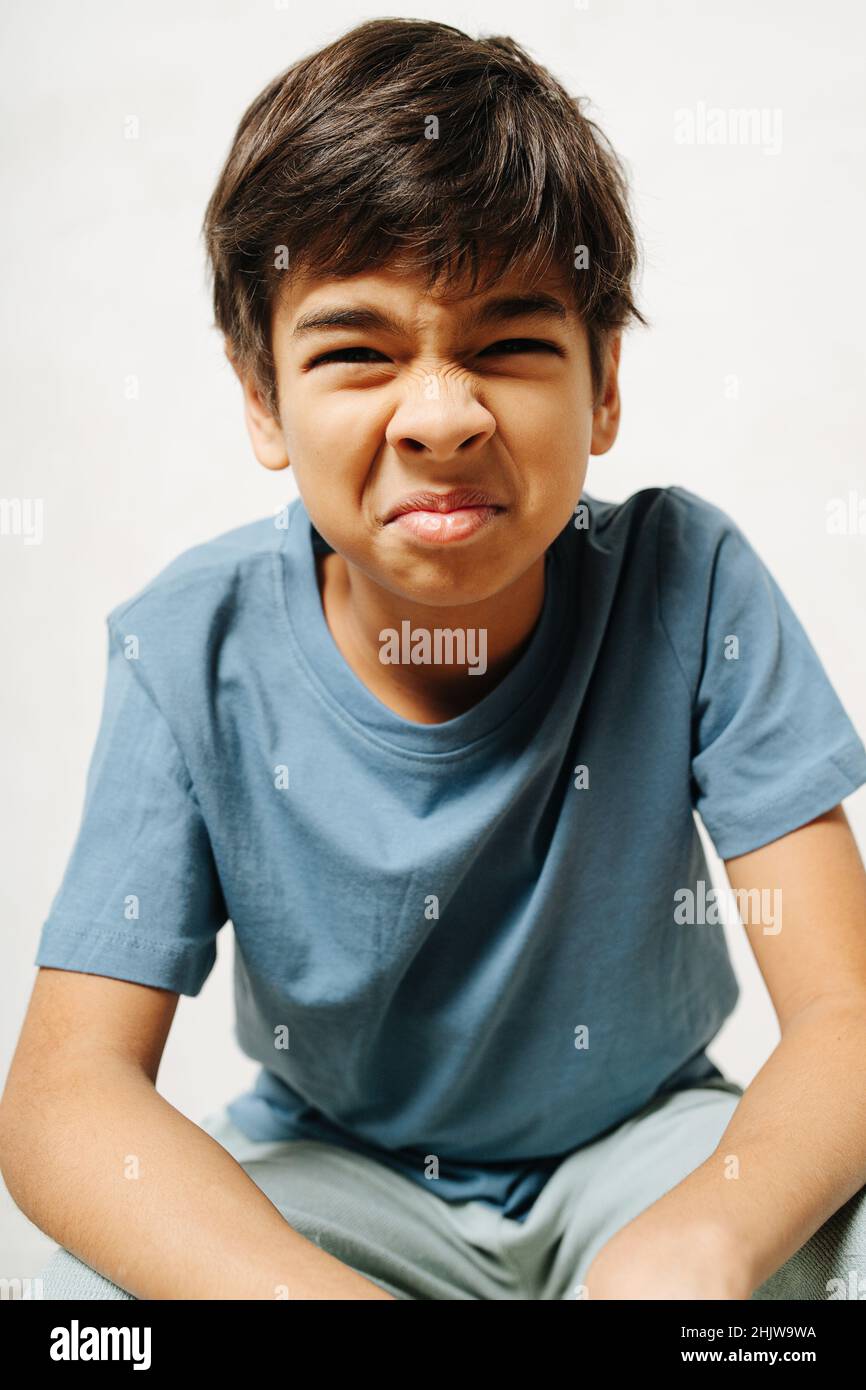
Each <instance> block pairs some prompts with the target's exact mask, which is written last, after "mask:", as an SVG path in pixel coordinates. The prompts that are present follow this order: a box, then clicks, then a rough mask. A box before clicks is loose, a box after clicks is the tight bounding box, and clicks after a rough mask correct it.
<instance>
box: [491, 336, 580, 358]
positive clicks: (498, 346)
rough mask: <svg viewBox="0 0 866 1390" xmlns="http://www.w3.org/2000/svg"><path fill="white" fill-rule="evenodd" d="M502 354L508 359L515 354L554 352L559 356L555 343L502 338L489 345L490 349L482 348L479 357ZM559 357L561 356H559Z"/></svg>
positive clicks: (531, 339)
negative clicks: (488, 354) (487, 354)
mask: <svg viewBox="0 0 866 1390" xmlns="http://www.w3.org/2000/svg"><path fill="white" fill-rule="evenodd" d="M491 352H492V353H497V354H498V353H502V355H503V356H504V357H509V356H511V355H512V354H513V353H517V352H555V353H557V354H560V349H559V348H558V347H557V346H556V344H555V343H545V342H542V340H541V339H540V338H503V339H502V341H501V342H498V343H491V345H490V347H487V348H484V350H483V352H480V353H479V354H478V355H479V357H483V356H485V354H486V353H491ZM560 355H561V354H560Z"/></svg>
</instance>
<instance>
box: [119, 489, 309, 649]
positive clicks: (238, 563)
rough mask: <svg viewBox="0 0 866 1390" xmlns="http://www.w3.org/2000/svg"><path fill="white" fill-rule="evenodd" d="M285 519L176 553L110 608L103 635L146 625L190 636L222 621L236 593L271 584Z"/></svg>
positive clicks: (249, 525) (266, 520) (238, 529)
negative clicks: (220, 619) (192, 632)
mask: <svg viewBox="0 0 866 1390" xmlns="http://www.w3.org/2000/svg"><path fill="white" fill-rule="evenodd" d="M291 505H294V504H290V508H291ZM290 508H289V509H290ZM285 514H286V509H283V512H282V513H281V514H277V515H276V516H265V517H260V518H258V519H257V520H255V521H250V522H246V523H245V524H244V525H242V526H235V527H233V528H232V529H231V530H229V531H224V532H222V533H221V534H220V535H218V536H214V537H213V538H212V539H210V540H207V541H203V542H200V543H199V544H197V545H193V546H190V547H189V548H188V549H186V550H183V551H181V553H180V554H179V555H177V556H175V558H174V559H173V560H171V561H169V563H168V564H166V565H164V566H163V567H162V569H160V570H158V571H157V573H156V574H154V575H153V577H152V578H151V579H149V580H148V581H147V583H146V584H144V585H143V586H142V587H141V588H140V589H138V590H136V592H135V593H133V594H131V595H130V596H129V597H127V598H125V599H123V600H121V601H120V602H119V603H117V604H115V605H114V607H113V608H112V609H111V610H110V611H109V613H108V614H107V617H106V621H107V623H108V626H109V630H110V631H114V632H115V633H116V632H123V631H131V632H134V631H135V630H136V629H137V627H138V626H140V625H146V626H147V627H148V629H149V630H151V631H156V630H158V629H160V628H164V629H168V630H173V631H178V630H180V629H183V630H185V631H186V632H190V631H191V630H193V629H194V628H196V627H201V626H202V625H203V624H204V625H207V624H209V623H210V624H212V623H214V622H218V621H219V618H220V615H223V616H224V617H225V616H228V614H227V609H228V608H229V607H231V606H232V605H233V604H234V602H235V601H236V600H238V599H239V598H240V596H241V594H242V591H245V590H246V591H248V592H249V591H250V590H254V589H255V587H256V584H257V583H260V584H263V585H265V586H267V585H268V584H269V583H270V582H272V575H273V567H274V562H275V561H274V557H277V556H278V554H279V551H280V549H281V546H282V542H283V537H284V535H285V528H284V527H281V526H279V525H278V521H279V518H280V515H283V516H285Z"/></svg>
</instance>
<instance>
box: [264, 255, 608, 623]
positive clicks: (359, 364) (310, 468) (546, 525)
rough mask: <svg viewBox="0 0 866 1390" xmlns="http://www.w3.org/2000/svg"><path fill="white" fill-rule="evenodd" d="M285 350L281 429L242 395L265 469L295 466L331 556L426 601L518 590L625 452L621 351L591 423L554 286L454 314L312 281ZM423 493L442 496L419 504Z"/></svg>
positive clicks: (425, 301) (392, 295)
mask: <svg viewBox="0 0 866 1390" xmlns="http://www.w3.org/2000/svg"><path fill="white" fill-rule="evenodd" d="M526 296H533V297H534V300H535V302H534V303H533V302H523V301H524V300H525V297H526ZM539 296H542V297H543V302H542V301H539V298H538V297H539ZM557 306H559V307H557ZM272 343H273V352H274V360H275V366H276V375H277V398H278V402H279V412H280V420H281V423H278V422H277V421H276V420H274V419H273V417H271V416H270V415H268V414H267V412H266V411H265V410H264V408H263V406H262V402H261V398H260V397H259V395H258V394H257V392H255V390H254V389H252V388H250V387H249V386H248V385H246V384H245V387H244V394H245V405H246V418H247V426H248V429H249V432H250V437H251V439H252V443H253V448H254V450H255V453H256V457H257V458H258V459H259V461H260V462H261V463H262V464H263V465H264V466H265V467H266V468H284V467H286V466H287V465H288V464H291V466H292V468H293V469H294V471H295V476H296V478H297V483H298V490H299V492H300V494H301V497H302V499H303V502H304V506H305V507H306V510H307V512H308V514H309V516H310V519H311V520H312V522H313V525H314V526H315V527H316V529H317V530H318V531H319V532H320V534H321V535H322V536H324V537H325V539H326V540H327V541H328V543H329V544H330V545H331V546H332V547H333V548H334V550H335V551H337V552H338V554H340V555H341V556H342V557H343V559H344V560H345V561H346V562H347V563H348V564H349V565H350V566H355V567H357V569H358V570H360V571H361V572H363V574H365V575H366V576H367V577H368V578H369V579H370V580H372V581H373V582H374V583H375V584H377V585H379V586H381V588H383V589H385V590H389V591H390V592H391V593H393V594H395V595H398V596H400V597H402V598H404V599H406V600H409V601H410V602H413V603H421V604H430V605H434V606H439V607H448V606H452V605H461V604H468V603H473V602H480V601H482V600H484V599H486V598H488V597H490V596H492V595H494V594H497V593H499V592H500V591H503V590H506V589H507V588H508V587H509V586H510V585H511V584H512V583H514V582H515V581H516V580H517V579H519V578H520V577H521V576H522V575H523V574H525V573H526V572H527V571H528V570H529V569H530V567H531V566H532V565H533V563H534V562H536V561H538V560H539V558H540V557H541V556H542V555H543V553H544V551H545V550H546V549H547V547H548V546H549V545H550V544H551V542H552V541H553V540H554V539H555V537H556V536H557V535H558V534H559V532H560V531H561V530H562V528H563V527H564V526H565V524H566V522H567V521H568V519H569V517H570V516H571V515H572V514H573V511H574V507H575V504H576V503H577V500H578V497H579V495H580V492H581V490H582V488H583V484H584V479H585V476H586V468H587V463H588V458H589V454H590V453H596V454H600V453H604V452H605V451H606V450H607V449H609V448H610V446H611V445H612V443H613V442H614V439H615V438H616V432H617V427H618V420H619V396H618V391H617V381H616V378H617V365H618V358H619V338H618V337H616V338H615V339H614V340H613V343H612V345H611V349H610V351H609V354H608V360H607V371H608V375H607V381H606V384H605V390H604V395H603V400H602V402H601V404H600V405H598V406H597V408H596V409H595V410H594V409H593V402H592V394H593V392H592V382H591V378H590V367H589V352H588V343H587V337H586V332H585V330H584V328H583V325H582V323H581V322H580V319H579V318H578V316H577V314H576V312H575V310H574V309H573V307H572V303H571V300H570V298H569V296H568V293H567V289H566V286H565V284H564V283H563V282H562V281H561V280H560V279H559V278H558V277H557V276H556V275H550V276H547V277H545V278H544V279H543V280H536V281H535V282H534V283H533V284H532V285H531V286H530V285H529V284H528V283H527V281H525V280H523V279H521V277H520V275H519V273H518V272H514V273H512V274H509V275H508V276H507V277H505V278H503V279H501V280H500V281H498V282H497V284H496V285H495V287H494V288H493V289H492V290H489V291H486V292H485V293H484V294H483V295H474V296H472V297H471V298H462V299H457V298H451V299H450V301H449V302H448V303H444V302H442V301H441V300H438V299H436V298H434V297H432V296H431V294H430V293H429V292H427V290H426V287H425V285H424V282H423V280H422V279H421V277H418V278H415V277H412V276H410V275H407V274H406V273H405V272H402V273H400V272H397V271H395V270H378V271H374V272H367V273H363V274H360V275H356V276H353V277H351V278H346V279H333V278H330V277H329V278H316V277H314V276H312V275H307V276H305V277H303V278H298V279H295V280H293V281H291V282H290V283H287V285H286V288H285V292H284V295H283V297H282V299H281V301H280V302H279V304H278V305H277V306H276V308H275V312H274V317H273V337H272ZM458 490H466V494H467V495H466V496H465V497H463V498H461V497H459V496H457V497H452V498H449V497H447V494H448V493H451V492H457V491H458ZM419 492H420V493H428V494H429V493H433V494H435V497H434V498H430V497H427V498H421V499H416V501H415V505H414V507H413V506H412V504H411V498H412V494H415V493H419ZM472 493H476V494H478V495H477V496H476V497H474V498H473V497H472V495H471V494H472ZM461 500H462V501H463V502H464V504H465V505H464V506H463V507H460V506H459V503H460V501H461ZM482 502H487V503H489V505H479V504H481V503H482ZM425 504H426V505H425ZM401 506H402V507H403V508H404V514H403V516H402V519H399V520H398V519H395V509H396V508H398V507H401ZM407 506H408V507H410V510H409V511H406V510H405V508H406V507H407ZM438 508H443V509H444V510H439V509H438Z"/></svg>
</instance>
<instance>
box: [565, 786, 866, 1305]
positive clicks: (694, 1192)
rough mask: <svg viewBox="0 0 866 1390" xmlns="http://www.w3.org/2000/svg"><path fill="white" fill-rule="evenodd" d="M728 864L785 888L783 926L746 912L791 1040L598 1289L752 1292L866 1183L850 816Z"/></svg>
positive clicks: (758, 882) (612, 1258) (864, 955)
mask: <svg viewBox="0 0 866 1390" xmlns="http://www.w3.org/2000/svg"><path fill="white" fill-rule="evenodd" d="M726 868H727V871H728V877H729V880H730V883H731V887H732V888H733V889H734V890H735V891H740V890H742V891H747V890H749V889H755V888H758V889H761V888H767V889H769V890H771V893H770V901H773V898H772V890H773V889H775V888H778V889H779V890H780V891H781V902H782V906H783V915H782V929H781V931H770V932H765V931H764V930H763V925H762V923H761V922H759V921H756V920H754V917H752V915H751V914H746V916H747V917H749V918H750V920H749V921H745V920H744V926H745V928H746V931H747V933H748V936H749V941H750V944H751V946H752V949H753V951H754V954H755V956H756V959H757V961H758V965H759V967H760V969H761V972H762V974H763V977H764V980H765V982H766V984H767V988H768V990H769V992H770V996H771V999H772V1002H773V1005H774V1008H775V1010H776V1014H777V1017H778V1020H779V1026H780V1029H781V1040H780V1042H779V1043H778V1045H777V1047H776V1049H775V1050H774V1052H772V1053H771V1055H770V1057H769V1058H768V1059H767V1061H766V1062H765V1063H764V1065H763V1067H761V1069H760V1071H759V1072H758V1073H757V1075H756V1076H755V1077H754V1079H753V1081H752V1082H751V1084H750V1085H749V1086H748V1087H747V1089H746V1091H745V1093H744V1095H743V1098H742V1100H741V1101H740V1103H739V1104H738V1106H737V1108H736V1110H735V1111H734V1114H733V1116H732V1118H731V1120H730V1122H729V1124H728V1127H727V1129H726V1130H725V1132H724V1134H723V1135H722V1137H721V1139H720V1140H719V1143H718V1145H717V1147H716V1149H715V1151H714V1153H712V1154H711V1155H710V1157H709V1158H708V1159H707V1160H706V1161H705V1162H704V1163H702V1164H701V1165H700V1166H699V1167H698V1168H696V1169H695V1170H694V1172H692V1173H690V1174H689V1175H688V1177H686V1178H685V1179H684V1180H683V1181H682V1182H680V1183H679V1184H678V1185H677V1186H676V1187H674V1188H672V1189H671V1191H670V1192H668V1193H666V1194H665V1195H664V1196H663V1197H662V1198H660V1199H659V1200H658V1201H657V1202H654V1203H653V1205H652V1206H651V1207H649V1208H647V1210H646V1211H644V1212H642V1213H641V1214H640V1215H639V1216H638V1217H637V1218H635V1220H634V1221H632V1222H630V1223H629V1224H628V1226H626V1227H624V1228H623V1230H622V1231H619V1232H618V1233H617V1234H616V1235H615V1236H614V1237H613V1238H612V1240H610V1241H609V1242H608V1243H607V1245H605V1246H604V1247H603V1249H602V1250H601V1251H599V1253H598V1255H597V1256H596V1258H595V1260H593V1262H592V1265H591V1266H590V1269H589V1271H588V1272H587V1276H586V1283H587V1286H588V1289H589V1294H590V1297H591V1298H592V1297H601V1298H606V1297H607V1298H629V1297H631V1298H689V1297H691V1298H695V1297H698V1298H702V1297H703V1298H748V1297H749V1296H750V1294H751V1293H752V1292H754V1290H755V1289H756V1288H757V1287H758V1286H759V1285H760V1284H762V1283H763V1282H764V1280H765V1279H767V1278H769V1277H770V1275H771V1274H773V1273H774V1272H775V1271H776V1270H777V1269H778V1268H780V1266H781V1265H783V1264H784V1263H785V1261H786V1260H787V1259H789V1258H790V1257H791V1256H792V1255H793V1254H794V1253H795V1252H796V1251H797V1250H799V1249H800V1248H801V1247H802V1246H803V1245H804V1244H805V1243H806V1241H807V1240H808V1239H809V1238H810V1236H812V1235H813V1234H814V1232H815V1231H816V1230H818V1228H819V1227H820V1226H822V1225H823V1224H824V1222H825V1221H827V1220H828V1219H829V1217H830V1216H832V1215H833V1213H834V1212H835V1211H837V1210H838V1209H839V1207H841V1206H843V1205H844V1203H845V1202H846V1201H848V1199H849V1198H850V1197H852V1196H853V1195H854V1193H855V1192H857V1191H858V1190H859V1189H860V1188H861V1187H863V1186H864V1184H866V1088H864V1084H863V1079H864V1060H863V1059H864V1057H866V872H864V868H863V863H862V860H861V858H860V855H859V853H858V850H857V846H856V842H855V840H854V837H853V835H852V834H851V830H850V828H849V825H848V822H847V819H846V817H845V813H844V811H843V809H842V807H841V806H837V807H835V808H834V809H833V810H832V811H829V812H827V813H826V814H825V815H823V816H819V817H818V818H817V820H814V821H812V822H811V823H810V824H809V825H805V826H802V827H801V828H800V829H798V830H795V831H793V832H791V833H790V834H789V835H785V836H783V837H782V838H781V839H779V840H776V841H774V842H773V843H772V844H769V845H765V846H763V847H762V848H761V849H757V850H754V851H753V852H752V853H750V854H743V855H740V856H738V857H737V858H735V859H729V860H727V861H726ZM777 901H778V900H777ZM757 915H758V914H757V913H755V916H757ZM730 1155H735V1156H736V1158H737V1160H738V1163H739V1176H738V1177H737V1178H735V1179H731V1178H728V1177H726V1159H727V1158H728V1156H730ZM593 1281H595V1282H596V1289H595V1291H594V1290H593ZM625 1290H630V1291H625ZM659 1290H661V1291H659Z"/></svg>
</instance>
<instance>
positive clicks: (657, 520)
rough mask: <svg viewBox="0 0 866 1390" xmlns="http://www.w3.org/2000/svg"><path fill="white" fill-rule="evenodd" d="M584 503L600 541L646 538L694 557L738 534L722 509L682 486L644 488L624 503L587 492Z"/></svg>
mask: <svg viewBox="0 0 866 1390" xmlns="http://www.w3.org/2000/svg"><path fill="white" fill-rule="evenodd" d="M581 500H582V501H585V502H586V504H587V507H588V510H589V514H590V517H591V520H592V531H593V534H594V535H595V536H596V538H597V539H598V540H599V541H607V542H609V543H619V544H625V543H627V542H631V543H634V542H635V541H637V540H638V539H643V538H646V539H651V540H652V541H654V542H657V543H658V544H660V545H661V544H665V545H668V546H671V547H674V546H679V547H680V548H682V549H683V550H685V551H687V552H688V553H689V554H691V555H694V554H695V552H696V549H697V548H698V547H699V546H700V547H706V546H709V547H712V546H713V545H715V544H716V543H717V542H718V541H719V540H720V539H721V537H723V536H724V535H726V534H731V533H739V528H738V526H737V524H736V522H735V521H734V520H733V518H732V517H731V516H729V515H728V513H727V512H725V511H724V510H723V509H722V508H721V507H718V506H716V505H715V503H713V502H708V501H707V500H706V498H703V497H699V496H698V494H697V493H695V492H691V491H690V490H689V489H688V488H685V487H681V486H680V485H679V484H671V485H670V486H668V487H647V488H641V489H640V490H639V491H638V492H634V493H632V494H631V496H630V497H627V498H625V500H624V501H622V502H605V501H602V500H600V499H599V498H596V497H592V496H590V495H589V494H588V493H584V494H583V496H582V499H581Z"/></svg>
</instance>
